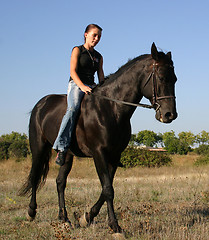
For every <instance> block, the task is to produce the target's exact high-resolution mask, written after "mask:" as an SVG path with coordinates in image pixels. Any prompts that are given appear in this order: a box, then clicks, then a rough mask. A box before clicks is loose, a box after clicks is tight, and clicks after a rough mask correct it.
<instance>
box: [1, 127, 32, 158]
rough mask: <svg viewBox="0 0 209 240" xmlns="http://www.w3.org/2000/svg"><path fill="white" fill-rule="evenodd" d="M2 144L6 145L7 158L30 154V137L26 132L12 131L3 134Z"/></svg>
mask: <svg viewBox="0 0 209 240" xmlns="http://www.w3.org/2000/svg"><path fill="white" fill-rule="evenodd" d="M1 145H2V146H4V151H5V152H6V159H8V157H17V158H21V157H27V154H28V152H29V151H28V137H27V135H26V134H20V133H18V132H12V133H11V134H5V135H2V136H1Z"/></svg>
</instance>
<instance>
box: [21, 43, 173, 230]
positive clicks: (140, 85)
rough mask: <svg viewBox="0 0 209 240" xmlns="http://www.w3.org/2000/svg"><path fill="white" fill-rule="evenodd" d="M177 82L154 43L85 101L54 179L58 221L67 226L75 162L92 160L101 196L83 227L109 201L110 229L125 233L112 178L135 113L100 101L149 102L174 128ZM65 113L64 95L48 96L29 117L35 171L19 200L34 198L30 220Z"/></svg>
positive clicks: (131, 108) (118, 104)
mask: <svg viewBox="0 0 209 240" xmlns="http://www.w3.org/2000/svg"><path fill="white" fill-rule="evenodd" d="M176 80H177V78H176V75H175V73H174V67H173V61H172V59H171V53H170V52H169V53H167V54H165V53H163V52H158V51H157V48H156V46H155V44H154V43H153V44H152V47H151V54H146V55H142V56H139V57H137V58H135V59H133V60H131V61H129V62H128V63H127V64H125V65H124V66H122V67H121V68H120V69H119V70H118V71H117V72H116V73H115V74H112V75H110V76H109V78H108V79H107V80H106V81H104V83H103V84H100V85H98V86H97V87H96V88H95V89H94V90H93V93H92V94H91V95H85V97H84V99H83V101H82V104H81V111H80V114H79V117H78V120H77V125H76V127H75V132H74V134H73V140H72V144H71V145H70V148H69V151H68V153H67V156H66V162H65V164H64V165H63V166H62V167H60V170H59V175H58V177H57V179H56V183H57V191H58V198H59V219H60V220H63V221H65V222H69V220H68V217H67V211H66V207H65V199H64V191H65V187H66V179H67V176H68V174H69V172H70V170H71V167H72V162H73V156H74V155H75V156H79V157H92V158H93V159H94V163H95V166H96V170H97V173H98V176H99V179H100V182H101V185H102V192H101V195H100V197H99V199H98V201H97V202H96V203H95V205H94V206H93V207H92V208H91V210H90V212H88V213H86V214H85V216H84V218H85V221H86V222H87V223H88V224H90V223H92V221H93V219H94V217H95V216H97V214H98V213H99V211H100V209H101V207H102V205H103V204H104V202H105V201H106V202H107V211H108V224H109V226H110V228H111V229H112V230H113V231H114V232H116V233H117V232H121V228H120V226H119V225H118V221H117V219H116V217H115V213H114V208H113V199H114V189H113V178H114V175H115V172H116V169H117V167H118V165H119V164H120V157H121V153H122V152H123V150H124V149H125V148H126V146H127V145H128V142H129V140H130V137H131V125H130V118H131V116H132V114H133V113H134V111H135V109H136V107H135V106H131V105H130V106H129V105H127V104H122V103H121V102H115V101H111V100H107V99H105V98H103V97H102V96H105V97H108V98H113V99H117V100H120V101H125V102H130V103H135V104H137V103H139V102H140V100H141V99H142V97H143V96H145V97H146V98H147V99H149V100H150V102H151V104H152V107H153V108H154V109H155V111H156V116H155V117H156V119H157V120H159V121H161V122H163V123H170V122H172V121H173V120H174V119H176V117H177V112H176V102H175V91H174V87H175V82H176ZM65 110H66V95H48V96H45V97H44V98H42V99H41V100H40V101H39V102H38V103H37V104H36V105H35V107H34V108H33V110H32V113H31V117H30V124H29V141H30V148H31V152H32V167H31V171H30V174H29V176H28V180H27V181H26V183H25V185H24V186H23V188H22V189H21V194H22V195H25V194H31V201H30V204H29V210H28V214H29V216H30V217H31V218H32V219H33V218H35V215H36V209H37V204H36V191H37V189H38V187H40V186H42V185H43V184H42V183H44V182H45V180H46V177H47V173H48V170H49V160H50V156H51V149H52V145H53V143H54V141H55V138H56V136H57V133H58V130H59V126H60V123H61V120H62V117H63V115H64V114H65Z"/></svg>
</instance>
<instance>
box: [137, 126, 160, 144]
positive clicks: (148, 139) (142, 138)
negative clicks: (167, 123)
mask: <svg viewBox="0 0 209 240" xmlns="http://www.w3.org/2000/svg"><path fill="white" fill-rule="evenodd" d="M160 141H162V136H161V135H158V134H156V133H155V132H153V131H150V130H143V131H140V132H138V134H137V135H136V137H135V142H137V144H138V145H141V144H143V145H145V146H149V147H153V146H155V145H157V144H158V143H159V142H160Z"/></svg>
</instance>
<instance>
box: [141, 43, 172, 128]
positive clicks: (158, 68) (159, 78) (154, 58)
mask: <svg viewBox="0 0 209 240" xmlns="http://www.w3.org/2000/svg"><path fill="white" fill-rule="evenodd" d="M147 73H148V78H147V79H145V80H146V82H143V87H142V94H143V95H144V96H145V97H146V98H148V99H149V100H150V102H151V104H152V105H153V107H154V109H155V111H156V115H155V117H156V119H157V120H158V121H161V122H163V123H171V122H172V121H173V120H175V119H176V118H177V112H176V101H175V83H176V81H177V78H176V75H175V73H174V66H173V61H172V56H171V52H168V53H167V54H165V53H163V52H158V50H157V48H156V46H155V44H154V43H153V44H152V47H151V61H150V64H149V65H148V68H147Z"/></svg>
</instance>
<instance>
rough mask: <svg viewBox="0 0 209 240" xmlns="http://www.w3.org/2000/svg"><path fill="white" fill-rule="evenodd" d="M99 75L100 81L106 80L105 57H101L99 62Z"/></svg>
mask: <svg viewBox="0 0 209 240" xmlns="http://www.w3.org/2000/svg"><path fill="white" fill-rule="evenodd" d="M97 76H98V79H99V82H102V81H104V71H103V57H101V59H100V62H99V69H98V71H97Z"/></svg>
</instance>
